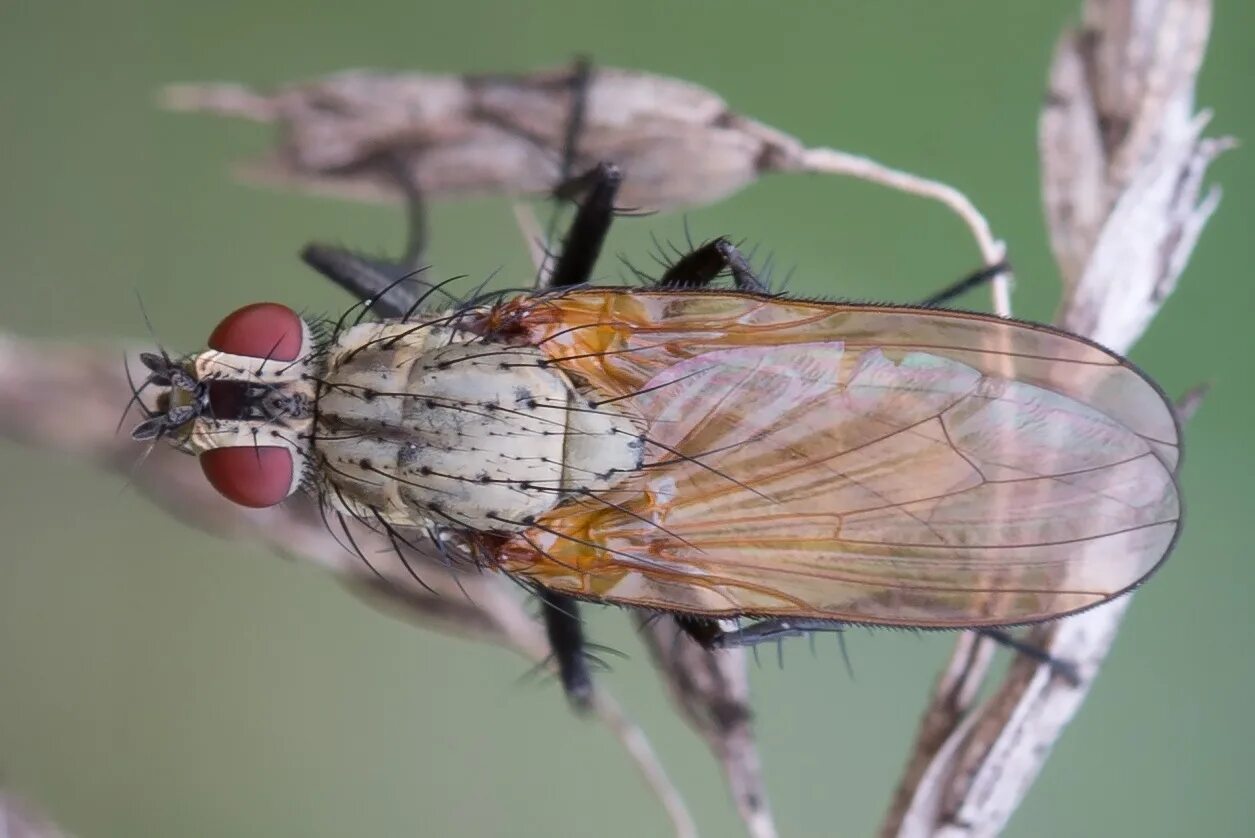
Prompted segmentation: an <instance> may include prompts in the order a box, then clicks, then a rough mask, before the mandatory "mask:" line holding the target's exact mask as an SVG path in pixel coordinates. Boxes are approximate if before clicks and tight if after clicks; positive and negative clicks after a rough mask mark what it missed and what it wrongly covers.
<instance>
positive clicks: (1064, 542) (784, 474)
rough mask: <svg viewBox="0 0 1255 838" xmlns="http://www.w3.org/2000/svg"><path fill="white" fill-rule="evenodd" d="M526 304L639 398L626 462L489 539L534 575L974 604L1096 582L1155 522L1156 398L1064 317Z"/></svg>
mask: <svg viewBox="0 0 1255 838" xmlns="http://www.w3.org/2000/svg"><path fill="white" fill-rule="evenodd" d="M532 305H533V307H532V308H528V309H521V310H520V311H519V312H517V313H516V316H517V318H518V322H520V323H523V324H524V325H525V326H526V327H527V328H528V329H529V330H530V336H531V338H532V339H533V340H535V342H537V343H539V344H540V345H542V346H543V347H545V350H546V351H547V352H548V353H549V354H550V356H551V357H552V358H554V359H555V360H558V361H559V362H560V363H561V364H562V365H563V367H564V368H567V369H569V370H571V371H573V372H576V373H578V374H579V375H580V376H583V377H584V378H585V379H586V380H588V381H589V382H590V383H592V384H593V385H594V386H595V387H596V388H597V389H598V390H601V391H605V392H607V393H609V394H611V395H612V396H613V397H616V398H619V399H620V400H621V401H622V402H626V403H627V404H628V405H629V406H630V409H632V410H633V411H635V412H637V413H639V415H641V416H643V417H646V418H647V420H648V430H647V436H648V441H649V444H648V450H647V456H646V466H645V468H643V469H642V470H641V471H640V472H639V473H636V474H633V475H631V476H629V477H627V478H625V480H624V481H623V482H622V483H621V484H619V485H618V486H616V487H615V489H614V490H612V491H611V492H608V493H606V495H605V496H604V497H603V498H601V499H600V500H599V499H596V498H590V499H580V500H578V501H571V502H568V503H566V504H563V505H561V506H559V507H558V508H557V509H555V510H553V511H552V512H551V513H549V514H548V515H546V516H545V517H544V518H542V519H541V520H540V521H539V522H537V523H538V525H537V528H535V529H533V530H530V531H528V532H526V533H523V534H522V535H521V536H519V537H516V538H514V539H512V540H511V541H510V542H508V543H507V544H506V546H505V548H504V549H503V550H502V552H501V556H502V559H503V562H504V564H505V566H506V568H507V569H508V570H510V571H512V572H515V573H520V574H530V575H533V576H536V577H538V578H540V579H541V580H542V581H543V582H544V584H546V585H548V586H550V587H554V588H558V589H560V590H567V591H570V592H573V593H577V594H584V595H590V596H596V597H599V598H603V599H607V600H611V601H618V602H624V603H629V604H634V605H644V606H649V607H654V608H662V609H671V610H680V611H694V612H701V613H709V614H725V615H731V614H761V615H797V616H811V617H826V618H831V619H839V620H849V621H858V622H872V623H884V624H898V625H939V626H940V625H946V626H949V625H953V626H963V625H998V624H1008V623H1015V622H1028V621H1033V620H1039V619H1045V618H1048V617H1052V616H1057V615H1060V614H1065V613H1070V612H1073V611H1077V610H1080V609H1083V608H1087V607H1090V606H1092V605H1095V604H1098V603H1100V602H1103V601H1105V600H1107V599H1110V598H1112V597H1113V596H1116V595H1118V594H1119V593H1121V592H1123V591H1124V590H1127V589H1128V588H1130V587H1131V586H1133V585H1136V584H1137V583H1138V582H1139V581H1140V580H1141V579H1143V578H1144V577H1145V576H1146V575H1147V574H1149V573H1150V571H1151V570H1153V568H1154V567H1155V566H1156V565H1157V564H1158V562H1159V561H1160V560H1162V558H1163V557H1164V556H1165V555H1166V554H1167V552H1168V550H1169V549H1170V547H1171V544H1172V543H1173V540H1174V539H1175V536H1176V532H1177V529H1178V526H1179V517H1180V509H1179V502H1178V496H1177V490H1176V485H1175V479H1174V471H1175V468H1176V464H1177V460H1178V451H1179V443H1178V436H1177V428H1176V424H1175V421H1174V418H1173V416H1172V412H1171V409H1170V408H1169V406H1168V405H1167V404H1166V402H1165V400H1164V398H1163V396H1162V394H1161V393H1160V392H1159V391H1158V390H1157V389H1156V388H1155V387H1154V386H1153V385H1152V384H1150V383H1149V382H1148V381H1147V380H1146V379H1145V378H1144V377H1143V376H1142V375H1141V374H1140V373H1138V372H1137V370H1136V369H1134V368H1133V367H1131V366H1130V365H1128V364H1127V363H1126V362H1124V361H1123V360H1122V359H1120V358H1118V357H1117V356H1114V355H1112V354H1111V353H1109V352H1107V351H1106V350H1103V349H1101V348H1100V347H1097V346H1095V345H1093V344H1090V343H1088V342H1086V341H1083V340H1081V339H1079V338H1075V337H1072V336H1069V335H1065V334H1062V333H1059V332H1055V331H1052V330H1049V329H1046V328H1043V327H1036V326H1030V325H1027V324H1020V323H1015V322H1011V321H1005V320H1000V319H997V318H993V317H986V316H981V315H969V314H960V313H955V312H940V311H931V310H920V309H895V308H875V307H861V306H844V305H833V304H823V303H804V302H797V301H785V300H772V299H769V298H763V297H757V296H751V295H740V294H732V293H703V294H693V293H685V294H680V293H666V292H656V293H640V292H631V293H629V292H623V291H615V290H589V291H583V292H577V293H573V294H568V295H565V296H563V297H560V298H557V299H551V300H546V301H543V302H541V303H533V304H532ZM590 545H598V548H597V549H594V548H593V547H591V546H590Z"/></svg>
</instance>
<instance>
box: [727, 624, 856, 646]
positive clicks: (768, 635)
mask: <svg viewBox="0 0 1255 838" xmlns="http://www.w3.org/2000/svg"><path fill="white" fill-rule="evenodd" d="M847 628H849V624H848V623H842V622H838V621H836V620H812V619H793V618H789V617H777V618H773V619H770V620H759V621H758V622H756V623H750V624H749V625H748V626H745V627H744V628H739V629H737V630H736V631H728V632H720V633H719V634H718V635H716V636H715V637H714V638H713V639H712V640H711V642H710V643H709V644H708V645H709V646H710V647H711V648H715V649H730V648H734V647H737V646H756V645H757V644H759V643H765V642H767V641H772V640H783V639H784V638H786V637H801V636H803V635H808V634H811V633H813V632H817V631H845V630H846V629H847Z"/></svg>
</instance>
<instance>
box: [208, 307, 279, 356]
mask: <svg viewBox="0 0 1255 838" xmlns="http://www.w3.org/2000/svg"><path fill="white" fill-rule="evenodd" d="M301 334H302V329H301V318H300V316H299V315H298V314H297V313H296V312H295V311H293V310H292V309H290V308H288V307H287V306H285V305H283V304H281V303H253V304H252V305H248V306H244V308H240V309H236V310H235V311H233V312H231V313H230V314H228V315H227V316H226V317H224V318H223V320H222V322H221V323H219V324H218V326H217V328H215V329H214V331H213V334H211V335H210V336H209V348H210V349H216V350H218V351H219V352H230V353H231V354H232V355H248V356H250V357H252V358H273V359H274V360H276V361H295V360H296V359H297V357H298V356H299V355H300V354H301Z"/></svg>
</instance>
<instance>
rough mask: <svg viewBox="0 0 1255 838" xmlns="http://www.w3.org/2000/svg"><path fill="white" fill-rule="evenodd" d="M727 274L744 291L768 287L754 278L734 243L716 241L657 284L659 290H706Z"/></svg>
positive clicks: (664, 276) (695, 252)
mask: <svg viewBox="0 0 1255 838" xmlns="http://www.w3.org/2000/svg"><path fill="white" fill-rule="evenodd" d="M724 271H729V272H731V274H732V282H733V284H734V285H736V287H737V288H738V289H739V290H741V291H753V292H759V293H761V292H763V291H766V290H767V289H766V287H765V286H764V285H763V284H762V282H760V281H759V279H758V277H757V276H755V275H754V271H753V270H752V269H751V268H750V266H749V262H747V261H746V260H745V257H744V256H742V255H741V252H740V251H739V250H737V249H736V246H735V245H734V244H732V242H730V241H728V240H727V239H725V238H722V237H720V238H717V239H715V240H714V241H711V242H707V243H706V244H704V245H702V246H701V247H699V248H697V249H696V250H694V251H693V252H692V253H690V254H688V255H687V256H684V257H683V258H681V259H680V261H678V262H676V263H675V264H674V265H672V266H671V267H670V268H667V272H666V273H664V274H663V275H662V278H661V279H659V280H658V287H659V288H704V287H705V286H707V285H709V284H710V283H711V282H713V281H714V280H715V277H717V276H719V274H721V273H723V272H724Z"/></svg>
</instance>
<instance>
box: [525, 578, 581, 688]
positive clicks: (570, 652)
mask: <svg viewBox="0 0 1255 838" xmlns="http://www.w3.org/2000/svg"><path fill="white" fill-rule="evenodd" d="M536 594H537V596H538V597H540V603H541V616H542V617H544V620H545V632H546V633H547V634H548V635H549V647H550V648H551V649H552V650H553V656H554V660H555V661H556V662H557V664H558V678H559V679H560V680H561V681H562V689H563V690H565V691H566V695H567V699H568V700H570V702H571V705H572V706H573V707H575V709H577V710H580V711H585V710H587V709H588V708H589V706H590V705H591V704H592V700H593V678H592V674H591V673H590V672H589V669H588V658H587V657H586V655H585V648H584V625H583V623H582V622H581V620H580V612H579V603H578V602H576V601H575V600H574V599H572V598H571V597H569V596H566V595H565V594H559V593H554V592H553V591H550V590H546V589H544V588H540V589H538V590H537V592H536Z"/></svg>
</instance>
